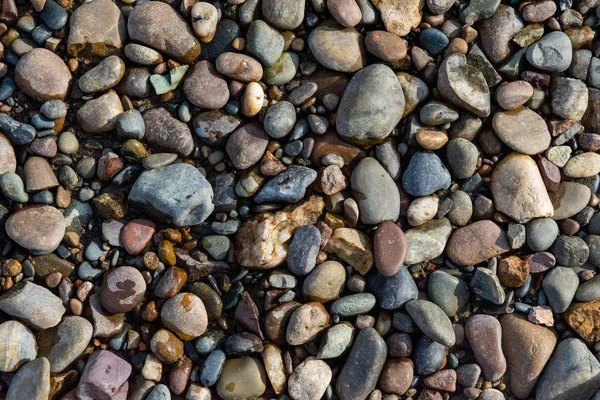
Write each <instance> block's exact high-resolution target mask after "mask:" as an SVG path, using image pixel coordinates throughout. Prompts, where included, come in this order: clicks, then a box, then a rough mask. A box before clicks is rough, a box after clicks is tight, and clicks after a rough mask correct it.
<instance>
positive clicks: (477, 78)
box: [437, 53, 490, 117]
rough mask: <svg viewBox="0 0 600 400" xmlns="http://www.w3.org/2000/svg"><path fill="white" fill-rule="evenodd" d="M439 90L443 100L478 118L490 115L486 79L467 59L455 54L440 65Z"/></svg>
mask: <svg viewBox="0 0 600 400" xmlns="http://www.w3.org/2000/svg"><path fill="white" fill-rule="evenodd" d="M437 89H438V90H439V92H440V95H441V96H442V98H445V99H447V100H448V101H449V102H451V103H453V104H455V105H456V106H458V107H460V108H464V109H465V110H467V111H469V112H471V113H473V114H475V115H476V116H478V117H487V116H488V115H490V92H489V88H488V86H487V82H486V80H485V77H484V76H483V74H482V73H481V71H480V70H479V69H477V67H474V66H471V65H469V64H468V62H467V58H466V57H465V56H464V55H463V54H460V53H454V54H452V55H450V56H448V57H447V58H445V59H444V61H443V62H442V64H441V65H440V69H439V72H438V80H437Z"/></svg>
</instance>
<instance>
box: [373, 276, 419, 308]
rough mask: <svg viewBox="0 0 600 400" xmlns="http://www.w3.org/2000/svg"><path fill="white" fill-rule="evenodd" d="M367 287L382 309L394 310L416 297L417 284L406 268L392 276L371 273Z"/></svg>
mask: <svg viewBox="0 0 600 400" xmlns="http://www.w3.org/2000/svg"><path fill="white" fill-rule="evenodd" d="M369 287H370V289H371V290H372V291H373V294H374V295H375V297H376V299H377V303H378V304H379V306H380V307H381V308H383V309H384V310H395V309H398V308H400V307H402V306H404V305H406V304H407V303H408V302H410V301H412V300H416V299H417V297H418V291H417V285H416V284H415V281H414V280H413V278H412V276H411V275H410V273H409V272H408V269H407V268H401V269H400V271H398V272H397V273H396V274H394V275H392V276H383V275H381V274H379V273H378V274H376V275H373V276H372V277H371V278H370V279H369Z"/></svg>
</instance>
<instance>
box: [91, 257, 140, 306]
mask: <svg viewBox="0 0 600 400" xmlns="http://www.w3.org/2000/svg"><path fill="white" fill-rule="evenodd" d="M145 293H146V281H145V280H144V277H143V276H142V273H141V272H140V271H138V270H137V269H136V268H134V267H128V266H124V267H119V268H115V269H113V270H112V271H110V272H109V273H108V274H106V279H105V281H104V284H103V285H102V289H101V290H100V301H101V303H102V307H104V308H105V309H106V310H107V311H109V312H111V313H113V314H118V313H124V312H129V311H131V310H133V309H134V308H135V307H136V306H137V305H138V304H140V303H141V302H142V300H143V299H144V294H145Z"/></svg>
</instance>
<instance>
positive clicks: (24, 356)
mask: <svg viewBox="0 0 600 400" xmlns="http://www.w3.org/2000/svg"><path fill="white" fill-rule="evenodd" d="M0 333H2V335H3V336H2V337H4V340H2V342H1V343H0V371H2V372H14V371H16V370H17V369H18V368H19V367H20V366H22V365H23V364H25V363H26V362H28V361H31V360H34V359H35V358H36V357H37V344H36V339H35V336H34V335H33V333H32V332H31V331H30V330H29V329H28V328H27V327H26V326H25V325H23V324H22V323H20V322H18V321H11V320H9V321H5V322H3V323H2V324H0Z"/></svg>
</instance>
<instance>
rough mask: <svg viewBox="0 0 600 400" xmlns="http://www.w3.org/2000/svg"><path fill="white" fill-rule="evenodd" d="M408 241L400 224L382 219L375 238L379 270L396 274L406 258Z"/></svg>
mask: <svg viewBox="0 0 600 400" xmlns="http://www.w3.org/2000/svg"><path fill="white" fill-rule="evenodd" d="M407 253H408V241H407V239H406V235H405V234H404V232H403V231H402V229H400V227H399V226H398V225H396V224H395V223H393V222H391V221H382V222H381V223H380V224H379V225H378V226H377V230H376V232H375V236H374V239H373V255H374V259H375V266H376V267H377V271H379V273H380V274H381V275H383V276H393V275H395V274H396V273H397V272H398V271H399V270H400V268H402V265H403V264H404V261H405V260H406V255H407Z"/></svg>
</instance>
